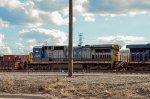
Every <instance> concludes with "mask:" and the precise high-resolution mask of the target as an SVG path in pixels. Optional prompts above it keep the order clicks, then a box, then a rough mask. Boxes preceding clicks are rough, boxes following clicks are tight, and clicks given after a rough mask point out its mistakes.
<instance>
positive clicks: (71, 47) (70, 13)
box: [68, 0, 73, 77]
mask: <svg viewBox="0 0 150 99" xmlns="http://www.w3.org/2000/svg"><path fill="white" fill-rule="evenodd" d="M72 6H73V3H72V0H69V48H68V50H69V53H68V58H69V64H68V76H69V77H71V76H72V75H73V46H72V45H73V36H72V34H73V7H72Z"/></svg>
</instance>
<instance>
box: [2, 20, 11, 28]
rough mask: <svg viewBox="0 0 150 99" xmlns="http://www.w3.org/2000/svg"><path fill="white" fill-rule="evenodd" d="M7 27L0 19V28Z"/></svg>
mask: <svg viewBox="0 0 150 99" xmlns="http://www.w3.org/2000/svg"><path fill="white" fill-rule="evenodd" d="M8 26H9V23H8V22H6V21H3V20H1V19H0V28H6V27H8Z"/></svg>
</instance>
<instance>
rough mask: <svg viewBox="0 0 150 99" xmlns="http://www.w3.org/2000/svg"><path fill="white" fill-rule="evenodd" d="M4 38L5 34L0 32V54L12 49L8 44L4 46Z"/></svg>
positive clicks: (9, 51)
mask: <svg viewBox="0 0 150 99" xmlns="http://www.w3.org/2000/svg"><path fill="white" fill-rule="evenodd" d="M4 39H5V36H4V35H3V34H2V33H0V54H1V55H4V54H11V53H12V51H11V49H10V48H9V47H8V46H6V42H5V41H4Z"/></svg>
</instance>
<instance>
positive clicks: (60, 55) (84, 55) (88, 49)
mask: <svg viewBox="0 0 150 99" xmlns="http://www.w3.org/2000/svg"><path fill="white" fill-rule="evenodd" d="M118 52H119V46H118V45H115V44H106V45H85V46H76V47H74V48H73V60H74V62H73V63H74V71H76V70H77V71H80V70H87V69H111V68H112V67H113V64H114V63H115V62H117V61H118ZM67 64H68V47H67V46H36V47H34V48H33V52H32V53H30V55H29V62H28V67H27V68H28V69H42V70H52V71H57V70H59V71H61V70H67V69H68V65H67Z"/></svg>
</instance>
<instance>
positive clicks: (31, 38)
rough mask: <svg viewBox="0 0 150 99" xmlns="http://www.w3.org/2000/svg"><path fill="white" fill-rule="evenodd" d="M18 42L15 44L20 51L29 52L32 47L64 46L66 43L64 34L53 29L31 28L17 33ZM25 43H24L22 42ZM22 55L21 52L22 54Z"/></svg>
mask: <svg viewBox="0 0 150 99" xmlns="http://www.w3.org/2000/svg"><path fill="white" fill-rule="evenodd" d="M19 37H20V39H19V42H20V43H18V42H16V43H15V44H16V45H17V46H18V48H20V49H22V51H23V50H24V51H28V52H29V51H31V50H32V48H33V47H34V46H42V45H45V44H46V43H47V44H48V45H64V44H65V43H66V41H67V35H66V33H65V32H63V31H60V30H55V29H52V30H50V29H44V28H33V29H27V30H22V31H19ZM24 41H26V42H24ZM22 53H23V52H22Z"/></svg>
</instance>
